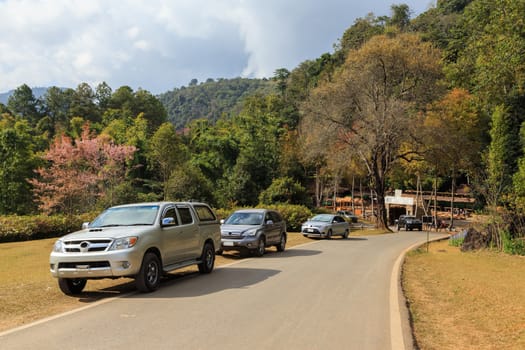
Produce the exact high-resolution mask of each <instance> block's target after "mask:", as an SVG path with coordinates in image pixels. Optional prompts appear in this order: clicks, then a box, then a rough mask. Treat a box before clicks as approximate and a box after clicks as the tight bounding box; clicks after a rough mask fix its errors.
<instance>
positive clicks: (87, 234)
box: [61, 226, 154, 240]
mask: <svg viewBox="0 0 525 350" xmlns="http://www.w3.org/2000/svg"><path fill="white" fill-rule="evenodd" d="M153 228H154V226H117V227H96V228H88V229H84V230H80V231H76V232H73V233H70V234H67V235H65V236H63V237H62V238H61V239H62V240H64V239H67V240H70V239H88V238H120V237H128V236H136V235H138V234H140V233H142V232H145V231H149V230H152V229H153Z"/></svg>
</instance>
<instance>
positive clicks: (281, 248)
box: [275, 233, 286, 252]
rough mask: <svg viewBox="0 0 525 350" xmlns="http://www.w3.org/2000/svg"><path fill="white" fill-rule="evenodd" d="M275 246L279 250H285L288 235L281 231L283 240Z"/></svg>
mask: <svg viewBox="0 0 525 350" xmlns="http://www.w3.org/2000/svg"><path fill="white" fill-rule="evenodd" d="M275 247H276V248H277V251H278V252H284V249H285V248H286V235H285V234H284V233H281V240H280V241H279V244H277V245H276V246H275Z"/></svg>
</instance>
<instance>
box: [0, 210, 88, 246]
mask: <svg viewBox="0 0 525 350" xmlns="http://www.w3.org/2000/svg"><path fill="white" fill-rule="evenodd" d="M94 216H95V215H94V214H93V213H86V214H81V215H73V216H65V215H50V216H47V215H35V216H25V215H24V216H18V215H9V216H2V217H0V242H16V241H28V240H32V239H42V238H52V237H60V236H63V235H65V234H66V233H69V232H73V231H77V230H79V229H80V227H81V226H82V223H83V222H86V221H90V220H91V219H93V218H94Z"/></svg>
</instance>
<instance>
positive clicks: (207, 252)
mask: <svg viewBox="0 0 525 350" xmlns="http://www.w3.org/2000/svg"><path fill="white" fill-rule="evenodd" d="M201 260H202V262H201V263H200V264H199V265H198V267H199V272H200V273H210V272H211V271H212V270H213V266H214V264H215V250H214V249H213V245H212V244H211V243H209V242H207V243H206V244H205V245H204V248H202V256H201Z"/></svg>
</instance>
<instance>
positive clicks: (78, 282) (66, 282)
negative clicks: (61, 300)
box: [58, 278, 87, 295]
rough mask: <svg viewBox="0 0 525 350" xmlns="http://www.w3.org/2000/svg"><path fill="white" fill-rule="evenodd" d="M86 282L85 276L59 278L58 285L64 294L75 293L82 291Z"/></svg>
mask: <svg viewBox="0 0 525 350" xmlns="http://www.w3.org/2000/svg"><path fill="white" fill-rule="evenodd" d="M86 282H87V281H86V280H85V279H84V278H59V279H58V286H59V287H60V290H61V291H62V292H63V293H64V294H66V295H73V294H79V293H82V290H84V287H85V286H86Z"/></svg>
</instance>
